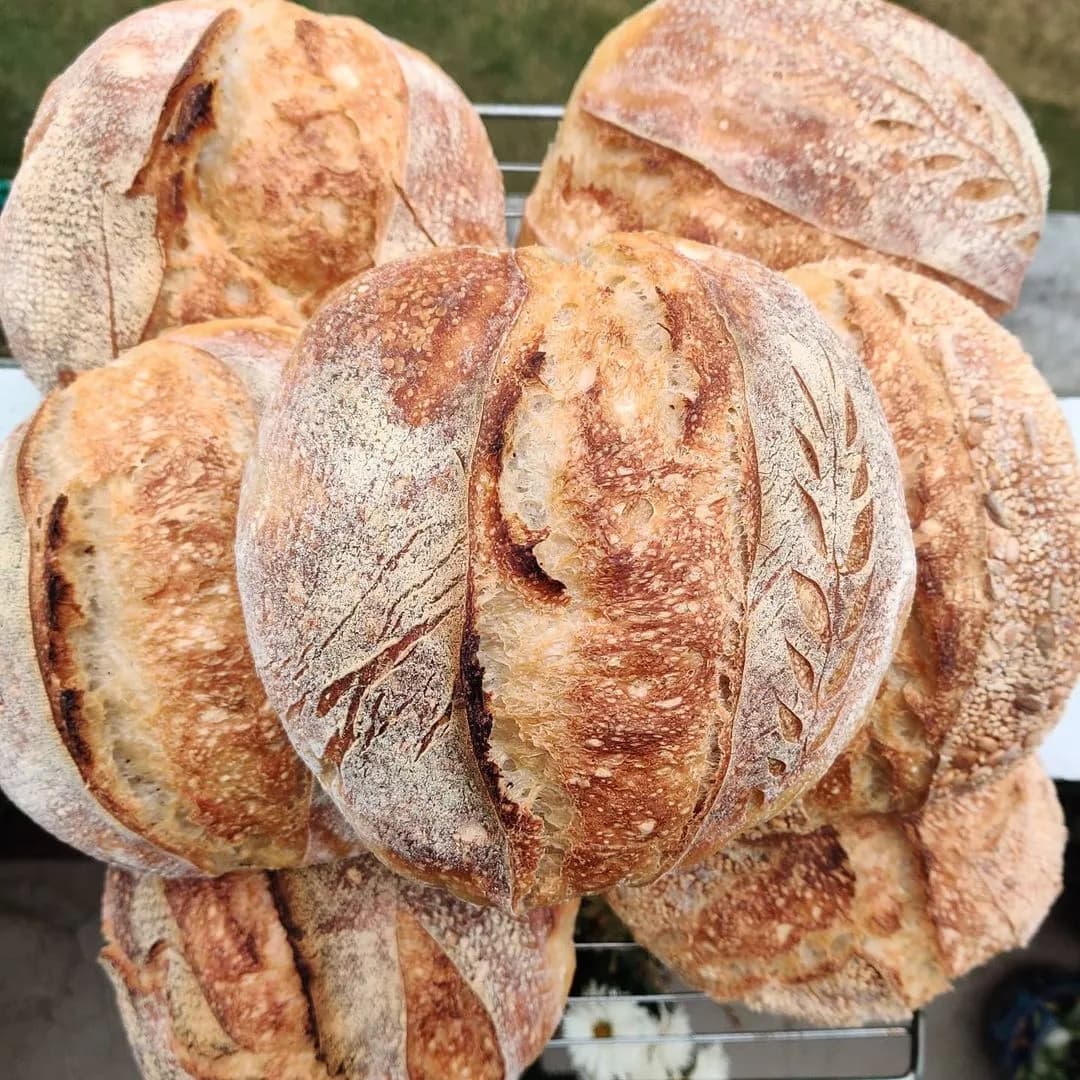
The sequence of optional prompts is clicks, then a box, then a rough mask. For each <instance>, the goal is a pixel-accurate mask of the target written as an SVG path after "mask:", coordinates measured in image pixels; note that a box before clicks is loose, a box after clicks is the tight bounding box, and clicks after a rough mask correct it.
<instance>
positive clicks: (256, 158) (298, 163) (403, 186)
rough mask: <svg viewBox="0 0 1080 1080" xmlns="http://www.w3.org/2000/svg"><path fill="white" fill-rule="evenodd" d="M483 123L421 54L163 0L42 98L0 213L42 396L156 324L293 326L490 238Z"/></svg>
mask: <svg viewBox="0 0 1080 1080" xmlns="http://www.w3.org/2000/svg"><path fill="white" fill-rule="evenodd" d="M502 214H503V193H502V181H501V178H500V175H499V170H498V167H497V165H496V162H495V158H494V155H493V153H492V150H491V146H490V144H489V142H488V139H487V135H486V133H485V131H484V127H483V124H482V123H481V121H480V118H479V117H478V116H477V115H476V113H475V112H474V111H473V109H472V107H471V106H470V105H469V103H468V101H467V100H466V99H465V97H464V95H463V94H462V93H461V91H460V90H459V89H458V87H457V86H456V85H455V84H454V83H453V82H452V81H451V80H450V79H449V78H448V77H447V76H446V75H445V74H444V73H443V72H442V71H441V70H440V69H439V68H438V67H436V66H435V65H434V64H433V63H432V62H431V61H430V60H429V59H427V57H425V56H423V55H421V54H420V53H418V52H416V51H415V50H413V49H410V48H408V47H407V46H405V45H401V44H399V43H398V42H396V41H392V40H391V39H389V38H386V37H384V36H383V35H381V34H380V33H378V31H376V30H374V29H373V28H372V27H370V26H368V25H366V24H365V23H363V22H361V21H360V20H358V19H353V18H347V17H343V16H329V15H321V14H317V13H316V12H312V11H308V10H306V9H305V8H302V7H299V6H297V5H294V4H290V3H286V2H284V0H236V2H233V0H177V2H174V3H166V4H161V5H159V6H157V7H152V8H146V9H143V10H141V11H138V12H136V13H134V14H133V15H131V16H129V17H128V18H126V19H124V20H122V21H121V22H119V23H117V24H116V25H115V26H113V27H112V28H111V29H109V30H107V31H106V32H105V33H104V34H103V35H102V36H101V37H100V38H99V39H98V40H97V41H96V42H94V44H92V45H91V46H90V47H89V48H88V49H87V50H86V51H85V52H84V53H83V54H82V55H81V56H80V57H79V58H78V59H77V60H76V61H75V62H74V63H73V64H72V66H71V67H70V68H69V69H68V70H67V71H65V72H64V73H63V74H62V75H60V76H59V78H57V79H56V80H55V81H54V82H53V84H52V85H51V86H50V87H49V89H48V91H47V92H46V94H45V97H44V98H43V100H42V102H41V105H40V107H39V109H38V113H37V116H36V118H35V120H34V123H33V126H32V127H31V129H30V132H29V134H28V136H27V139H26V146H25V150H24V155H23V163H22V165H21V167H20V169H19V172H18V175H17V176H16V178H15V182H14V184H13V186H12V190H11V194H10V197H9V198H8V201H7V205H6V206H5V208H4V212H3V215H2V216H0V250H2V251H3V253H4V258H3V259H2V260H0V319H2V320H3V324H4V329H5V332H6V334H7V338H8V341H9V342H10V344H11V348H12V352H13V354H14V355H15V356H16V357H17V358H18V359H19V360H20V361H21V362H22V364H23V366H24V367H25V369H26V371H27V373H28V374H29V375H30V377H31V378H32V379H33V380H34V381H35V382H36V383H37V384H38V386H39V387H42V388H43V389H46V388H48V387H49V386H51V385H52V384H53V382H54V381H55V380H56V378H57V376H58V374H60V373H61V372H62V371H66V370H76V371H77V370H80V369H82V368H86V367H91V366H95V365H97V364H100V363H102V361H103V359H104V358H109V357H111V356H115V355H116V354H117V352H119V351H120V350H123V349H126V348H129V347H131V346H133V345H135V344H137V343H138V342H139V341H140V340H142V339H143V338H146V337H151V336H153V335H155V334H156V333H158V332H159V331H160V330H161V329H162V328H164V327H168V326H174V325H178V324H185V323H191V322H197V321H199V320H203V319H212V318H219V317H225V316H252V315H268V316H272V317H273V318H275V319H276V320H278V321H280V322H293V323H299V322H301V321H302V320H303V318H305V317H306V316H307V315H309V314H310V312H311V311H312V310H313V308H314V307H315V306H316V305H317V304H318V302H319V301H320V299H321V298H322V297H323V296H324V295H325V294H326V293H327V292H328V291H329V290H330V289H332V288H333V287H334V286H335V285H337V284H338V283H339V282H341V281H343V280H345V279H346V278H348V277H351V276H352V275H353V274H355V273H357V272H359V271H361V270H363V269H365V268H366V267H369V266H371V265H372V264H373V263H377V262H381V261H384V260H386V259H392V258H395V257H397V256H399V255H401V254H404V253H406V252H409V251H414V250H417V249H420V248H425V247H428V246H430V245H433V244H449V243H477V244H490V245H501V244H502V243H503V242H504V240H505V231H504V224H503V216H502Z"/></svg>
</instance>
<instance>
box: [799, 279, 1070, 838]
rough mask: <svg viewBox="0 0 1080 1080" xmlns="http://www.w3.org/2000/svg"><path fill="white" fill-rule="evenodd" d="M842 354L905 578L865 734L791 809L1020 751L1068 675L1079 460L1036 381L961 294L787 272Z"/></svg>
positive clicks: (1049, 712)
mask: <svg viewBox="0 0 1080 1080" xmlns="http://www.w3.org/2000/svg"><path fill="white" fill-rule="evenodd" d="M788 277H789V278H790V280H792V281H793V282H794V283H795V284H797V285H799V286H800V287H801V288H802V289H803V290H804V291H805V292H806V293H807V295H808V296H809V297H810V298H811V299H812V300H813V301H814V303H815V304H816V305H817V307H818V310H819V311H821V313H822V314H823V315H824V316H825V318H826V319H828V320H829V322H830V324H831V325H832V326H833V328H834V329H835V330H836V331H837V332H838V333H839V334H840V335H841V336H843V337H845V338H847V339H848V340H849V341H850V342H851V344H852V346H853V347H854V348H855V349H856V351H858V353H859V355H860V356H861V358H862V360H863V362H864V363H865V364H866V366H867V368H868V370H869V372H870V376H871V378H872V379H873V381H874V385H875V387H876V389H877V392H878V396H879V397H880V399H881V403H882V407H883V409H884V410H885V416H886V418H887V419H888V421H889V426H890V429H891V431H892V435H893V438H894V440H895V442H896V446H897V451H898V453H899V455H900V463H901V468H902V470H903V474H904V484H905V489H906V492H907V503H908V513H909V517H910V521H911V526H912V529H913V530H914V536H915V550H916V560H917V565H918V577H917V585H916V590H915V601H914V605H913V607H912V611H911V617H910V619H909V620H908V623H907V626H906V627H905V629H904V633H903V636H902V637H901V639H900V643H899V646H898V648H897V651H896V654H895V655H894V657H893V661H892V664H891V666H890V668H889V671H888V673H887V675H886V677H885V681H884V683H883V685H882V688H881V691H880V693H879V695H878V699H877V701H876V703H875V705H874V708H873V710H872V712H871V715H870V722H869V724H868V726H867V728H866V729H865V732H864V733H863V734H862V735H860V736H859V737H858V738H857V739H856V742H855V743H854V745H853V747H852V749H851V751H850V752H848V753H845V754H844V755H843V756H842V757H841V758H840V760H839V761H838V762H837V763H836V765H835V766H834V767H833V768H832V770H831V771H830V772H829V774H828V776H827V777H826V779H825V781H824V782H823V783H822V785H821V786H820V787H819V788H818V789H817V790H816V791H815V792H814V793H813V795H811V796H809V797H808V798H807V800H806V802H805V804H804V809H805V811H806V812H807V813H808V814H811V815H820V816H821V818H822V819H823V820H826V821H828V820H831V819H833V818H835V817H836V816H837V815H842V814H850V813H858V812H863V811H867V810H892V809H900V810H913V809H917V808H918V807H919V806H920V805H921V804H922V803H923V802H924V801H925V800H926V799H927V798H932V797H936V796H943V795H945V794H947V793H948V792H949V791H950V790H952V789H955V788H957V787H968V786H972V785H975V784H979V783H982V782H985V781H986V780H987V779H989V778H990V777H992V776H994V775H996V774H998V773H1000V772H1001V771H1002V770H1003V769H1006V768H1008V767H1009V766H1010V765H1011V764H1012V763H1013V762H1015V761H1016V760H1017V759H1018V758H1019V757H1021V756H1023V755H1025V754H1028V753H1030V752H1031V751H1032V750H1034V749H1035V747H1036V746H1037V745H1038V743H1039V741H1040V740H1041V738H1042V736H1043V735H1044V734H1045V733H1046V732H1047V731H1049V729H1050V728H1051V727H1052V726H1053V725H1054V723H1055V722H1056V721H1057V719H1058V718H1059V717H1060V715H1061V711H1062V709H1063V708H1064V705H1065V702H1066V700H1067V698H1068V695H1069V693H1070V691H1071V690H1072V687H1073V683H1074V682H1075V680H1076V676H1077V674H1078V669H1080V634H1078V632H1080V466H1078V464H1077V460H1076V452H1075V450H1074V448H1073V441H1072V435H1071V433H1070V431H1069V427H1068V423H1067V421H1066V419H1065V417H1064V415H1063V414H1062V412H1061V409H1060V407H1059V406H1058V404H1057V401H1056V399H1055V397H1054V395H1053V392H1052V391H1051V390H1050V388H1049V387H1048V386H1047V385H1046V383H1045V382H1044V381H1043V379H1042V377H1041V376H1040V375H1039V373H1038V372H1037V371H1036V370H1035V367H1034V365H1033V364H1032V362H1031V359H1030V357H1028V356H1027V355H1026V354H1025V353H1024V351H1023V348H1022V346H1021V345H1020V342H1018V341H1017V340H1016V339H1015V338H1014V337H1012V335H1010V334H1009V333H1008V332H1007V331H1005V330H1003V329H1002V328H1001V327H1000V326H998V325H997V324H996V323H995V322H994V321H993V320H992V319H990V317H989V316H987V315H986V314H985V313H984V312H982V311H980V310H979V309H978V308H976V307H975V306H974V305H973V304H971V303H969V302H967V301H966V300H964V299H963V298H962V297H959V296H957V295H956V294H955V293H954V292H952V291H951V290H950V289H948V288H946V287H945V286H943V285H939V284H937V283H936V282H931V281H927V280H926V279H925V278H923V277H920V276H918V275H916V274H911V273H906V272H904V271H902V270H898V269H895V268H892V267H884V266H867V265H865V264H861V263H856V262H843V263H822V264H818V265H816V266H811V267H805V268H801V269H797V270H792V271H790V272H789V274H788Z"/></svg>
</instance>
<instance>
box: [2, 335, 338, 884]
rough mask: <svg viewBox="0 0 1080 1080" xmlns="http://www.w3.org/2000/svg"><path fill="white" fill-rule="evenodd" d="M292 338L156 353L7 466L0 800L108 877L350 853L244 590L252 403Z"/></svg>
mask: <svg viewBox="0 0 1080 1080" xmlns="http://www.w3.org/2000/svg"><path fill="white" fill-rule="evenodd" d="M294 340H295V331H291V330H285V329H282V328H278V327H274V326H273V324H270V323H268V322H261V321H254V322H250V321H239V320H237V321H222V322H217V323H210V324H206V325H204V326H200V327H190V328H185V329H184V330H182V331H178V332H177V335H176V337H175V338H169V337H166V338H161V339H157V340H155V341H152V342H148V343H145V344H144V345H142V346H139V347H138V348H137V349H135V350H132V351H130V352H129V353H127V354H125V355H124V356H123V357H121V358H120V359H119V360H117V361H115V362H114V363H113V364H111V365H109V366H108V367H106V368H102V369H99V370H95V371H91V372H86V373H84V374H83V375H82V376H80V377H79V378H77V379H76V380H75V381H74V382H73V383H72V384H71V385H69V386H67V387H66V388H63V389H58V390H56V391H54V392H53V393H52V394H50V395H49V396H48V397H47V398H46V399H45V401H44V402H43V403H42V405H41V406H40V407H39V409H38V411H37V413H36V414H35V415H34V417H33V418H32V419H31V421H30V422H29V423H28V425H26V427H25V428H24V429H22V430H20V431H19V432H16V433H15V435H14V436H13V437H12V439H11V441H10V443H9V446H8V448H7V451H6V453H7V469H6V472H5V483H4V497H3V508H2V512H0V523H2V524H0V528H2V531H3V536H4V545H5V548H6V549H7V551H8V553H9V557H8V558H6V559H5V560H4V575H5V578H6V579H7V583H8V584H9V586H10V590H9V592H8V596H9V600H10V603H9V605H8V607H7V608H6V609H5V614H4V618H3V619H2V620H0V625H2V633H3V636H4V645H5V648H4V650H3V653H4V656H3V659H2V660H0V663H2V664H3V667H4V673H3V675H4V677H3V682H2V684H0V699H2V706H3V707H2V710H0V726H2V728H3V731H4V738H3V740H2V741H3V742H4V744H5V751H4V754H3V760H2V761H0V782H2V784H3V787H4V790H5V791H6V792H7V794H8V795H9V797H11V798H12V799H13V800H14V801H15V802H16V803H17V804H18V805H19V806H21V807H22V808H23V809H24V810H26V811H27V812H28V813H29V814H30V815H31V816H32V817H34V818H35V819H36V820H37V821H38V823H39V824H41V825H43V826H44V827H45V828H48V829H50V830H51V831H53V832H54V833H56V834H57V835H58V836H59V837H60V838H61V839H63V840H65V841H67V842H68V843H71V844H73V845H74V846H76V847H78V848H80V849H82V850H84V851H86V852H88V853H90V854H92V855H95V856H97V857H99V858H105V859H107V860H109V861H112V862H117V863H119V864H121V865H126V866H130V867H134V868H146V869H154V870H158V871H161V872H166V873H199V872H201V873H220V872H222V871H223V870H228V869H234V868H236V867H239V866H282V865H294V864H297V863H300V862H303V861H306V860H309V859H314V858H327V857H334V856H335V855H340V854H344V853H346V852H347V851H348V850H350V849H352V850H355V847H356V842H355V839H353V838H351V837H350V835H349V832H348V830H347V829H346V828H345V826H344V824H343V823H342V822H341V820H340V818H339V817H338V816H337V814H336V812H335V811H333V809H332V808H331V807H330V806H329V805H328V804H327V803H326V801H325V800H324V798H323V797H322V795H321V794H320V793H318V791H317V788H316V787H315V785H314V784H313V781H312V778H311V777H310V775H309V774H308V772H307V770H306V769H305V767H304V766H303V764H302V763H301V762H300V760H299V759H298V758H297V757H296V755H295V753H294V752H293V750H292V748H291V745H290V744H289V741H288V739H287V737H286V735H285V733H284V732H283V730H282V729H281V725H280V722H279V720H278V718H277V717H276V715H275V714H274V712H273V710H272V709H271V707H270V705H269V704H268V702H267V700H266V697H265V694H264V692H263V690H262V687H261V685H260V683H259V680H258V677H257V675H256V673H255V669H254V666H253V664H252V661H251V655H250V652H249V651H248V648H247V642H246V635H245V631H244V624H243V617H242V613H241V610H240V606H239V598H238V595H237V591H236V580H235V571H234V557H233V544H234V537H235V520H236V504H237V498H238V493H239V487H240V476H241V472H242V470H243V467H244V464H245V462H246V459H247V456H248V454H249V453H250V451H251V449H252V447H253V445H254V438H255V426H256V418H257V411H256V399H257V397H258V395H259V394H264V393H265V391H266V383H267V382H268V381H269V380H272V379H273V378H274V377H275V376H274V373H275V371H276V369H277V368H279V367H280V364H281V362H282V360H283V358H284V356H285V355H287V354H288V352H289V350H290V348H291V345H292V343H293V341H294ZM241 354H242V355H243V361H236V362H235V368H234V366H233V365H234V362H233V361H230V356H236V355H241ZM260 369H261V370H260ZM249 386H250V387H251V389H249Z"/></svg>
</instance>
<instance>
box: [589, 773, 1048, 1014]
mask: <svg viewBox="0 0 1080 1080" xmlns="http://www.w3.org/2000/svg"><path fill="white" fill-rule="evenodd" d="M1065 839H1066V833H1065V827H1064V822H1063V816H1062V812H1061V807H1060V806H1059V805H1058V801H1057V796H1056V794H1055V793H1054V785H1053V783H1052V782H1051V781H1050V779H1049V777H1047V776H1046V774H1045V773H1044V772H1043V771H1042V768H1041V767H1040V765H1039V764H1038V762H1037V761H1036V760H1035V759H1034V758H1028V759H1026V760H1024V761H1022V762H1021V763H1019V764H1018V765H1017V766H1016V767H1015V768H1014V769H1012V770H1011V771H1009V772H1007V773H1004V774H1003V775H1001V776H999V777H998V778H997V779H995V780H993V781H992V782H990V783H988V784H985V785H983V786H982V787H980V788H978V789H977V790H974V791H969V792H965V793H963V794H954V795H951V796H950V797H948V798H944V799H941V800H939V801H937V802H934V803H931V804H929V805H928V806H926V807H925V808H924V809H923V810H921V811H920V812H919V813H917V814H915V815H911V816H902V815H897V814H870V815H866V816H864V817H854V818H846V819H844V820H843V821H841V822H837V823H836V824H835V825H831V826H829V825H826V826H821V827H820V828H816V829H815V828H814V827H813V826H812V825H809V824H808V823H807V822H806V820H805V819H803V818H802V817H801V815H800V814H799V813H798V812H797V811H795V812H792V813H791V814H790V815H787V816H786V817H782V818H778V819H775V820H774V821H772V822H770V823H769V824H768V825H765V826H763V827H762V828H761V829H759V830H757V831H755V832H752V833H749V834H747V835H745V836H742V837H740V838H739V839H738V840H736V841H734V842H733V843H731V844H729V845H728V846H727V847H726V848H725V849H724V850H723V851H720V852H718V853H716V854H714V855H713V856H711V857H710V858H709V859H707V860H706V861H704V862H703V863H700V864H699V865H697V866H695V867H693V868H691V869H679V870H677V871H675V872H673V873H671V874H668V875H667V876H665V877H663V878H661V879H660V880H659V881H657V882H655V883H654V884H652V885H649V886H647V887H645V888H642V889H619V890H618V891H617V892H615V893H612V894H609V899H610V900H611V903H612V905H613V907H614V908H615V910H616V912H617V913H618V914H619V915H620V917H621V918H622V919H623V920H624V921H625V922H626V923H627V925H628V926H629V927H630V929H631V930H632V931H633V934H634V936H635V937H636V939H637V940H638V942H640V943H641V944H642V945H644V946H645V947H646V948H647V949H649V950H650V951H652V952H654V953H655V954H656V955H657V956H658V957H659V958H660V959H661V960H663V961H664V963H666V964H669V965H670V966H671V967H673V968H674V969H675V970H676V971H677V972H678V973H679V974H680V975H681V976H682V977H683V978H684V979H685V980H686V981H687V982H688V983H689V984H690V985H691V986H695V987H698V988H700V989H702V990H704V991H705V992H706V993H708V994H709V995H710V996H712V997H714V998H716V999H717V1000H719V1001H730V1000H736V999H739V1000H742V1001H744V1002H746V1003H747V1004H748V1005H750V1006H751V1007H752V1008H757V1009H764V1010H768V1011H770V1012H780V1013H785V1014H787V1015H790V1016H794V1017H798V1018H800V1019H802V1020H807V1021H811V1022H814V1023H823V1024H855V1023H863V1022H865V1021H868V1020H891V1019H901V1018H903V1017H906V1016H907V1015H908V1014H910V1012H911V1011H912V1010H913V1009H916V1008H919V1007H921V1006H923V1005H925V1004H926V1003H927V1002H928V1001H930V999H931V998H933V997H935V996H936V995H937V994H940V993H942V992H944V991H945V990H948V989H949V987H950V985H951V984H952V982H953V980H955V979H958V978H959V977H960V976H961V975H963V974H964V973H965V972H967V971H969V970H971V969H972V968H973V967H975V966H977V965H978V964H981V963H984V962H985V961H986V960H989V959H990V958H991V957H992V956H994V955H995V954H997V953H999V952H1002V951H1004V950H1006V949H1013V948H1018V947H1020V946H1022V945H1026V944H1027V942H1028V941H1029V940H1030V938H1031V936H1032V934H1033V933H1034V932H1035V930H1036V929H1037V927H1038V925H1039V923H1040V922H1041V921H1042V919H1043V918H1044V917H1045V915H1046V913H1047V911H1048V910H1049V908H1050V905H1051V904H1052V903H1053V901H1054V899H1055V897H1056V896H1057V894H1058V892H1059V891H1060V889H1061V865H1062V854H1063V851H1064V847H1065Z"/></svg>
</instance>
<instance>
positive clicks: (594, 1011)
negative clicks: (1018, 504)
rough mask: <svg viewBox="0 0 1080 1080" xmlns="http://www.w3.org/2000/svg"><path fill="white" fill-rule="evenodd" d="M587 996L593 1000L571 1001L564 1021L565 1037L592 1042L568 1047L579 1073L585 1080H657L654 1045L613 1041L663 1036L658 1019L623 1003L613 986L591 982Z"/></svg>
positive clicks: (630, 1004) (626, 1002) (641, 1009)
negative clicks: (636, 1037) (613, 1040)
mask: <svg viewBox="0 0 1080 1080" xmlns="http://www.w3.org/2000/svg"><path fill="white" fill-rule="evenodd" d="M583 993H584V996H585V997H586V998H591V999H592V1000H589V1001H573V1002H571V1003H570V1004H569V1005H568V1006H567V1008H566V1013H565V1015H564V1016H563V1021H562V1034H563V1037H564V1038H567V1039H587V1040H588V1042H580V1043H571V1044H570V1045H569V1046H568V1047H567V1048H566V1049H567V1051H568V1053H569V1054H570V1063H571V1064H572V1065H573V1066H574V1069H575V1070H576V1072H577V1074H578V1075H579V1076H581V1077H583V1078H584V1080H657V1075H656V1072H655V1068H656V1065H655V1063H654V1061H653V1060H652V1058H651V1056H650V1051H651V1050H653V1049H654V1046H653V1045H652V1044H649V1043H631V1044H629V1045H626V1044H620V1043H618V1042H614V1043H613V1042H611V1040H612V1039H615V1038H618V1037H622V1036H626V1035H635V1036H651V1037H653V1038H655V1037H656V1036H657V1035H658V1034H659V1033H660V1025H659V1023H658V1022H657V1020H656V1017H655V1016H653V1014H652V1013H651V1012H649V1010H648V1009H646V1008H644V1007H643V1006H641V1005H638V1004H635V1003H634V1002H632V1001H621V1000H620V999H619V992H618V991H617V990H612V989H611V988H610V987H606V986H599V985H597V984H596V983H589V984H588V985H587V986H586V987H585V990H584V992H583ZM650 1070H653V1071H650Z"/></svg>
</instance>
